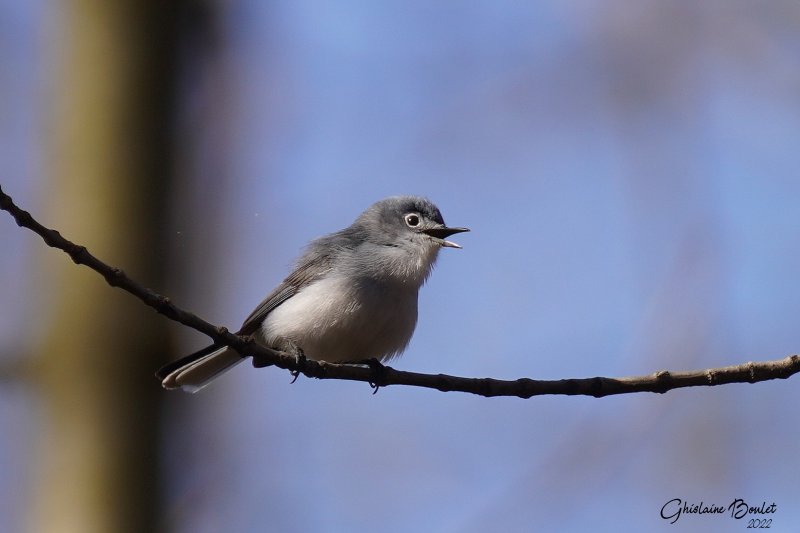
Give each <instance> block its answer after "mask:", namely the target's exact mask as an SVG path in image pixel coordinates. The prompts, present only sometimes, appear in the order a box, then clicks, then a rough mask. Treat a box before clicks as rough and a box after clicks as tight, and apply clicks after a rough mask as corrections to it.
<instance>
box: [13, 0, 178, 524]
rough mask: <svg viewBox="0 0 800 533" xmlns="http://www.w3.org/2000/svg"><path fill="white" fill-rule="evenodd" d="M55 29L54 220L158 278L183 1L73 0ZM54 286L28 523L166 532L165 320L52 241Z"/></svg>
mask: <svg viewBox="0 0 800 533" xmlns="http://www.w3.org/2000/svg"><path fill="white" fill-rule="evenodd" d="M56 11H57V13H56V14H55V15H54V16H53V18H52V19H53V20H55V22H56V23H57V24H58V26H57V30H58V31H56V32H51V35H50V37H51V39H53V41H52V42H51V43H50V49H51V50H53V55H54V57H52V61H51V64H52V65H53V66H54V69H55V71H54V72H51V73H50V79H51V80H52V83H51V86H50V87H51V89H50V90H51V94H50V96H51V101H52V104H51V105H52V108H51V109H49V110H48V111H50V115H49V119H50V120H52V123H51V124H50V128H49V132H50V135H51V136H52V137H51V138H50V139H49V142H50V148H51V149H50V153H49V158H48V170H49V176H50V177H49V186H48V188H47V190H46V191H45V194H46V201H45V211H44V212H46V213H48V215H47V216H45V217H42V219H43V221H44V222H45V224H48V225H50V226H55V227H57V229H59V230H60V231H62V232H63V233H64V234H65V235H66V236H67V237H68V238H72V239H74V240H76V241H78V242H80V243H82V244H85V245H86V246H87V247H89V249H90V250H91V251H92V252H94V253H95V254H97V255H98V256H99V257H100V258H102V259H104V260H106V261H107V262H109V263H111V264H114V265H116V266H120V267H122V268H123V269H124V270H125V271H126V272H127V273H129V274H130V275H132V276H134V277H135V278H136V279H138V280H140V281H142V282H144V283H145V284H147V285H150V286H154V287H158V286H159V285H160V284H161V283H162V280H163V269H164V267H165V264H166V261H165V257H164V250H165V246H164V242H165V236H164V234H165V228H164V223H163V222H164V213H165V210H166V209H165V208H166V201H165V197H166V192H167V191H168V183H169V178H170V175H171V167H172V161H171V159H172V155H171V151H172V149H171V146H170V138H169V131H170V127H171V126H170V123H171V119H172V117H173V116H174V113H173V111H172V109H171V106H172V97H173V93H174V90H173V87H174V83H173V81H174V80H173V78H174V74H173V65H172V60H173V58H174V57H175V48H176V45H175V42H176V40H177V37H176V28H175V26H176V17H175V16H174V13H175V4H174V3H172V2H167V3H164V4H161V3H157V2H153V1H137V0H127V1H126V0H118V1H106V0H74V1H69V2H64V3H63V4H59V5H58V8H57V9H56ZM41 254H42V256H41V264H43V265H45V266H44V269H45V270H46V272H44V278H43V279H44V280H45V281H43V283H51V282H52V286H51V287H50V290H49V292H48V295H47V300H46V302H43V306H44V307H45V308H46V309H48V313H47V315H46V316H43V317H41V320H42V331H43V332H46V333H45V337H44V338H43V339H42V345H41V353H40V355H39V357H38V358H37V360H36V365H35V368H34V372H35V379H36V381H37V384H38V385H39V386H40V388H39V390H40V392H41V398H42V403H41V405H42V428H43V429H42V431H41V441H40V444H39V446H38V449H37V450H36V451H35V457H36V470H37V473H36V474H35V476H36V477H35V479H34V485H33V490H32V493H33V501H32V505H31V509H30V519H29V525H30V530H31V531H35V532H37V533H39V532H61V531H64V532H73V531H74V532H76V533H94V532H97V533H109V532H114V533H120V532H137V533H141V532H145V531H154V530H156V529H158V522H159V520H158V518H157V516H158V492H159V485H160V482H159V480H158V476H157V463H158V453H157V450H158V447H157V445H158V435H157V432H158V429H159V426H160V424H159V398H160V397H161V396H160V394H161V391H160V387H159V386H158V383H157V382H156V380H155V379H154V378H153V371H154V370H155V369H156V367H157V366H158V365H159V363H161V362H163V360H164V356H165V354H166V353H168V348H167V347H166V334H165V321H164V320H163V318H161V317H159V316H158V315H156V314H155V313H153V312H152V311H150V310H148V309H147V308H145V307H144V306H142V305H141V304H139V303H137V302H136V301H135V300H134V299H133V298H131V297H130V296H128V295H125V294H124V293H122V292H121V291H118V290H115V289H112V288H110V287H109V286H108V285H106V284H105V282H104V281H103V280H102V278H100V277H99V276H98V275H97V274H94V273H92V272H91V271H89V270H88V269H86V268H83V267H80V268H78V267H75V266H73V265H72V264H71V263H70V262H69V260H68V259H66V258H65V257H60V256H58V254H54V252H53V251H52V250H43V251H42V252H41Z"/></svg>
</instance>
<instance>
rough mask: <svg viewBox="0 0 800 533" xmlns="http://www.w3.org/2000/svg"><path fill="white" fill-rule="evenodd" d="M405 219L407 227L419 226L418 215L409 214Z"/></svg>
mask: <svg viewBox="0 0 800 533" xmlns="http://www.w3.org/2000/svg"><path fill="white" fill-rule="evenodd" d="M405 218H406V224H407V225H408V227H410V228H416V227H417V226H419V215H417V214H414V213H409V214H407V215H406V217H405Z"/></svg>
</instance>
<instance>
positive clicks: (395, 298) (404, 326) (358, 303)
mask: <svg viewBox="0 0 800 533" xmlns="http://www.w3.org/2000/svg"><path fill="white" fill-rule="evenodd" d="M463 231H469V230H468V229H467V228H450V227H447V226H446V225H445V223H444V220H443V219H442V214H441V213H440V212H439V209H438V208H437V207H436V206H435V205H434V204H433V203H432V202H431V201H430V200H427V199H425V198H420V197H417V196H395V197H391V198H386V199H385V200H381V201H379V202H377V203H375V204H373V205H372V206H370V207H369V209H367V210H366V211H364V212H363V213H362V214H361V215H360V216H359V217H358V218H357V219H356V221H355V222H353V224H352V225H351V226H350V227H348V228H345V229H343V230H341V231H338V232H336V233H332V234H330V235H327V236H325V237H321V238H319V239H317V240H315V241H312V242H311V244H309V246H308V248H307V250H306V252H305V253H304V254H303V255H302V256H301V257H300V259H299V261H298V262H297V267H296V268H295V269H294V271H293V272H292V273H291V274H289V276H288V277H287V278H286V279H285V280H283V282H282V283H281V284H280V285H278V286H277V287H276V288H275V290H273V291H272V293H271V294H270V295H269V296H267V297H266V298H265V299H264V301H263V302H261V303H260V304H259V305H258V307H256V309H255V310H254V311H253V312H252V313H251V314H250V316H249V317H247V320H245V321H244V325H242V328H241V329H240V330H239V331H238V334H239V335H253V336H254V337H255V338H256V340H257V341H258V342H259V343H261V344H264V345H265V346H268V347H270V348H274V349H277V350H282V351H286V352H289V353H293V354H295V355H300V354H302V355H304V356H306V357H308V358H309V359H314V360H320V361H327V362H332V363H346V362H363V361H366V360H369V359H377V360H379V361H387V360H389V359H391V358H392V357H394V356H396V355H399V354H400V353H401V352H402V351H403V350H404V349H405V347H406V346H407V345H408V342H409V341H410V340H411V335H412V334H413V333H414V327H415V326H416V323H417V294H418V292H419V288H420V287H421V286H422V284H423V283H425V280H426V279H427V278H428V276H429V275H430V273H431V269H432V268H433V265H434V263H435V262H436V257H437V255H438V254H439V249H441V248H442V247H451V248H460V246H459V245H457V244H456V243H454V242H450V241H447V240H445V239H446V238H447V237H449V236H450V235H453V234H454V233H461V232H463ZM242 360H243V357H242V356H241V355H239V353H238V352H236V351H235V350H233V349H231V348H228V347H227V346H220V345H217V344H212V345H211V346H209V347H207V348H205V349H203V350H200V351H199V352H196V353H193V354H191V355H188V356H186V357H184V358H182V359H179V360H177V361H174V362H173V363H170V364H168V365H166V366H164V367H163V368H161V369H160V370H159V371H158V372H157V373H156V376H158V378H159V379H161V384H162V385H163V386H164V388H167V389H177V388H181V389H183V390H185V391H189V392H197V391H198V390H200V389H202V388H203V387H205V386H206V385H207V384H208V383H210V382H211V381H212V380H213V379H214V378H216V377H217V376H219V375H220V374H222V373H223V372H225V371H226V370H228V369H230V368H231V367H233V366H234V365H236V364H237V363H240V362H241V361H242Z"/></svg>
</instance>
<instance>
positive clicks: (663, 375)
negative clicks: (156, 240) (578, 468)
mask: <svg viewBox="0 0 800 533" xmlns="http://www.w3.org/2000/svg"><path fill="white" fill-rule="evenodd" d="M0 209H2V210H4V211H8V212H9V213H10V214H11V216H12V217H14V220H16V222H17V225H18V226H20V227H24V228H28V229H29V230H31V231H33V232H34V233H36V234H38V235H39V236H40V237H41V238H42V239H43V240H44V242H45V243H46V244H47V245H48V246H50V247H52V248H58V249H60V250H63V251H64V252H66V253H67V254H68V255H69V256H70V257H71V258H72V260H73V261H74V262H75V263H76V264H79V265H85V266H87V267H89V268H91V269H92V270H94V271H95V272H97V273H98V274H100V275H101V276H103V277H104V278H105V280H106V282H108V284H109V285H111V286H112V287H119V288H120V289H122V290H124V291H127V292H129V293H131V294H132V295H134V296H136V297H137V298H139V299H140V300H141V301H142V302H144V303H145V304H146V305H148V306H150V307H152V308H153V309H155V310H156V311H157V312H159V313H161V314H162V315H164V316H166V317H168V318H170V319H172V320H175V321H177V322H180V323H181V324H184V325H185V326H189V327H190V328H192V329H195V330H197V331H199V332H201V333H204V334H206V335H208V336H209V337H211V338H212V339H213V340H214V342H216V343H220V344H225V345H227V346H230V347H232V348H233V349H235V350H236V351H237V352H239V353H240V354H242V355H243V356H252V357H253V364H254V366H257V367H262V366H271V365H275V366H277V367H279V368H284V369H287V370H292V371H296V372H300V373H302V374H304V375H306V376H308V377H311V378H317V379H343V380H351V381H363V382H366V383H370V384H372V385H373V386H374V387H376V388H377V387H382V386H387V385H409V386H416V387H425V388H429V389H437V390H440V391H443V392H448V391H460V392H470V393H472V394H478V395H481V396H517V397H520V398H530V397H532V396H540V395H543V394H562V395H582V396H594V397H595V398H602V397H604V396H611V395H614V394H627V393H632V392H658V393H664V392H667V391H669V390H672V389H678V388H682V387H699V386H715V385H724V384H726V383H756V382H759V381H768V380H772V379H786V378H788V377H789V376H792V375H794V374H796V373H797V372H800V356H798V355H790V356H789V357H786V358H784V359H776V360H774V361H763V362H748V363H743V364H740V365H734V366H726V367H721V368H709V369H706V370H696V371H688V372H668V371H666V370H662V371H658V372H655V373H653V374H649V375H646V376H634V377H622V378H606V377H594V378H573V379H560V380H535V379H528V378H521V379H517V380H499V379H491V378H464V377H458V376H448V375H446V374H420V373H417V372H404V371H400V370H395V369H393V368H391V367H375V368H373V367H365V366H356V365H343V364H334V363H325V362H323V361H312V360H305V361H299V362H298V361H297V360H296V358H295V357H294V356H293V355H290V354H287V353H284V352H279V351H276V350H272V349H270V348H267V347H265V346H262V345H260V344H258V343H256V342H255V340H254V339H253V338H252V337H243V336H239V335H235V334H233V333H230V332H229V331H228V330H227V328H224V327H221V326H215V325H213V324H211V323H209V322H206V321H205V320H203V319H202V318H200V317H198V316H197V315H195V314H193V313H190V312H188V311H185V310H183V309H181V308H180V307H178V306H176V305H175V304H173V303H172V302H171V301H170V300H169V298H167V297H166V296H162V295H160V294H158V293H156V292H154V291H152V290H150V289H148V288H146V287H143V286H142V285H140V284H138V283H136V282H135V281H133V280H132V279H130V278H129V277H128V276H126V275H125V273H124V272H123V271H122V270H121V269H119V268H115V267H112V266H109V265H107V264H106V263H104V262H103V261H101V260H100V259H98V258H97V257H95V256H94V255H92V254H91V253H90V252H89V251H88V250H87V249H86V248H85V247H84V246H80V245H77V244H75V243H73V242H71V241H69V240H67V239H65V238H64V237H62V236H61V234H60V233H59V232H58V231H56V230H53V229H49V228H46V227H44V226H43V225H41V224H40V223H39V222H37V221H36V220H35V219H34V218H33V217H32V216H31V214H30V213H28V212H27V211H24V210H22V209H20V208H19V207H17V206H16V205H15V204H14V202H13V200H12V199H11V197H10V196H8V195H7V194H5V193H4V192H3V189H2V187H0Z"/></svg>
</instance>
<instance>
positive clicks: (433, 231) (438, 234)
mask: <svg viewBox="0 0 800 533" xmlns="http://www.w3.org/2000/svg"><path fill="white" fill-rule="evenodd" d="M465 231H469V228H448V227H447V226H444V225H442V226H436V227H433V228H428V229H424V230H422V233H424V234H425V235H429V236H430V237H433V240H434V241H436V242H438V243H439V245H441V246H444V247H445V248H461V246H460V245H458V244H456V243H454V242H452V241H446V240H445V238H446V237H449V236H450V235H455V234H456V233H464V232H465Z"/></svg>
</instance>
